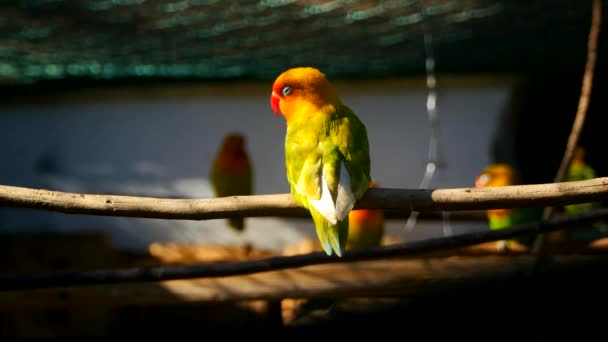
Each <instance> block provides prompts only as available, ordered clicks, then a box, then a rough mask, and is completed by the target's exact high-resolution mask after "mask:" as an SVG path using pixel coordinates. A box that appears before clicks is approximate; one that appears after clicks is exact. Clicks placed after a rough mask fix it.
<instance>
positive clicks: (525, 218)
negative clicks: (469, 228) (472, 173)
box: [475, 163, 543, 251]
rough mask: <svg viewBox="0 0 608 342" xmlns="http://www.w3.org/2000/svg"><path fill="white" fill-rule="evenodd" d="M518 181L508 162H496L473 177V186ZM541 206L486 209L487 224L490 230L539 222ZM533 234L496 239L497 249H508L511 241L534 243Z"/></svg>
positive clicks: (488, 185)
mask: <svg viewBox="0 0 608 342" xmlns="http://www.w3.org/2000/svg"><path fill="white" fill-rule="evenodd" d="M517 183H518V180H517V173H516V171H515V169H514V168H513V167H511V166H510V165H508V164H503V163H497V164H491V165H489V166H488V167H486V168H485V169H484V170H483V171H482V172H481V173H480V174H479V175H478V176H477V177H476V179H475V187H477V188H483V187H493V186H509V185H515V184H517ZM542 214H543V208H542V207H540V208H536V207H534V208H515V209H490V210H486V215H487V218H488V225H489V227H490V229H491V230H498V229H505V228H509V227H511V226H513V225H518V224H524V223H533V222H539V221H540V220H541V219H542ZM534 240H535V236H523V237H518V238H514V239H513V240H501V241H497V243H496V248H497V250H498V251H505V250H507V249H509V247H510V244H512V243H513V242H517V243H520V244H522V245H524V246H526V247H528V248H530V247H531V246H532V244H533V243H534Z"/></svg>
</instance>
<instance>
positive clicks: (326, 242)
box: [285, 105, 370, 256]
mask: <svg viewBox="0 0 608 342" xmlns="http://www.w3.org/2000/svg"><path fill="white" fill-rule="evenodd" d="M324 109H326V111H324V112H320V113H317V114H316V115H313V116H312V118H310V119H309V120H302V121H300V122H294V123H291V124H290V125H289V126H288V127H287V135H286V138H285V165H286V170H287V179H288V181H289V184H290V187H291V193H292V195H293V196H294V197H295V199H296V201H297V202H298V203H299V204H300V205H302V206H303V207H305V208H307V209H309V210H310V212H311V216H312V217H313V221H314V223H315V227H316V231H317V236H318V238H319V241H320V242H321V246H322V247H323V249H324V250H325V252H326V253H327V254H328V255H331V254H332V251H333V252H335V253H336V254H337V255H338V256H342V253H343V251H344V249H345V245H346V240H347V238H348V218H346V219H344V220H343V221H338V222H337V223H336V224H335V225H332V224H330V223H329V222H328V221H327V220H326V219H325V218H324V217H323V216H322V215H321V214H320V213H319V212H318V211H317V210H316V209H315V208H314V207H313V206H312V205H311V204H310V202H309V199H313V200H318V199H320V198H321V193H322V190H321V187H322V183H321V174H322V173H323V174H324V175H325V180H326V181H327V185H328V188H329V191H330V193H331V194H332V197H333V198H334V199H335V197H336V194H337V191H338V184H339V182H340V167H341V165H342V163H344V166H345V168H346V169H347V171H348V173H349V174H350V177H351V191H352V192H353V194H354V195H355V198H356V199H359V198H360V197H361V196H363V194H364V193H365V192H366V191H367V189H368V186H369V182H370V159H369V144H368V140H367V132H366V130H365V126H363V124H362V123H361V121H360V120H359V119H358V118H357V117H356V116H355V115H354V114H353V112H352V111H351V110H350V109H349V108H348V107H346V106H343V105H341V106H339V107H333V106H327V107H324Z"/></svg>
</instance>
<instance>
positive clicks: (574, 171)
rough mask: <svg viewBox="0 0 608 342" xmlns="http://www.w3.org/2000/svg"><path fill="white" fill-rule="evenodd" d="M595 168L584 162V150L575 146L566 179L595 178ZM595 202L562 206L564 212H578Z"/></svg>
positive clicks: (593, 204)
mask: <svg viewBox="0 0 608 342" xmlns="http://www.w3.org/2000/svg"><path fill="white" fill-rule="evenodd" d="M595 177H596V176H595V170H594V169H593V168H591V166H589V165H588V164H587V163H586V162H585V150H584V149H583V148H582V147H577V148H576V149H575V150H574V155H573V156H572V162H571V163H570V167H569V168H568V173H567V174H566V181H579V180H586V179H592V178H595ZM595 206H597V204H596V203H577V204H569V205H565V206H564V212H565V213H566V214H579V213H582V212H585V211H588V210H591V209H593V207H595Z"/></svg>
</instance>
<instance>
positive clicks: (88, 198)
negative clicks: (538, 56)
mask: <svg viewBox="0 0 608 342" xmlns="http://www.w3.org/2000/svg"><path fill="white" fill-rule="evenodd" d="M602 200H608V177H603V178H594V179H590V180H584V181H575V182H563V183H547V184H527V185H517V186H505V187H491V188H453V189H436V190H433V189H413V190H410V189H387V188H374V189H370V190H369V191H368V192H367V193H366V194H365V195H364V196H363V198H361V199H360V200H359V201H358V202H357V203H356V205H355V209H384V210H407V211H410V210H417V211H454V210H484V209H495V208H518V207H534V206H545V205H565V204H576V203H586V202H594V201H602ZM0 207H16V208H30V209H38V210H50V211H59V212H63V213H72V214H87V215H104V216H123V217H142V218H158V219H182V220H208V219H219V218H227V217H255V216H258V217H260V216H292V215H303V213H305V212H306V211H305V210H304V209H303V208H301V207H300V206H298V204H297V203H296V202H295V200H294V199H293V197H292V196H291V195H289V194H275V195H255V196H235V197H220V198H156V197H135V196H121V195H100V194H81V193H69V192H60V191H51V190H44V189H31V188H21V187H13V186H4V185H0Z"/></svg>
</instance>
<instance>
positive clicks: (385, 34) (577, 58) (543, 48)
mask: <svg viewBox="0 0 608 342" xmlns="http://www.w3.org/2000/svg"><path fill="white" fill-rule="evenodd" d="M590 10H591V2H590V1H588V2H587V1H575V0H555V1H551V2H550V4H549V3H547V2H546V1H540V0H538V1H527V0H508V1H507V0H502V1H497V0H426V1H412V0H388V1H369V0H361V1H355V0H303V1H295V0H243V1H220V0H172V1H160V0H10V1H0V82H2V83H8V84H10V83H31V82H34V81H38V80H46V79H51V80H54V79H65V78H72V77H92V78H94V79H115V78H125V77H129V78H132V77H135V78H141V77H160V78H177V79H187V78H195V79H200V78H204V79H216V78H234V77H253V78H273V77H275V76H276V75H277V74H278V73H279V72H280V71H282V70H284V69H285V68H287V67H290V66H294V65H302V64H307V65H315V66H317V67H319V68H321V69H322V70H324V71H325V72H327V73H329V74H332V75H340V76H346V77H368V76H385V75H395V74H403V73H418V72H423V71H424V58H425V56H424V45H423V36H424V32H431V33H432V35H433V43H434V49H435V52H436V56H437V68H438V71H450V72H451V71H519V70H523V69H525V68H531V69H536V68H551V67H563V66H568V65H571V66H579V65H580V66H582V65H583V64H584V58H585V53H586V50H585V46H586V36H587V32H588V27H589V25H588V23H589V21H590ZM551 55H553V56H556V57H557V56H559V58H549V59H548V58H547V56H551Z"/></svg>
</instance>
